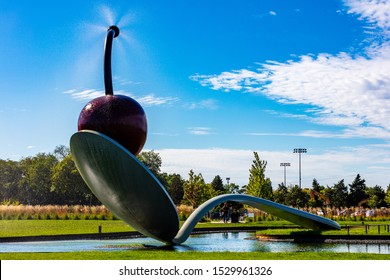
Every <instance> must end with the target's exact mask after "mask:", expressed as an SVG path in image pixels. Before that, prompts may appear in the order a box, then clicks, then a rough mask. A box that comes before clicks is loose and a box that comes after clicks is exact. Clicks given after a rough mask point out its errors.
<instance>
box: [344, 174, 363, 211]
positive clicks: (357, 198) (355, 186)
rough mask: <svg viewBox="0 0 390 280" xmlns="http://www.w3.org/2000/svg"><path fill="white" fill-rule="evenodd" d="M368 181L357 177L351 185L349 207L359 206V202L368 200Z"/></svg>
mask: <svg viewBox="0 0 390 280" xmlns="http://www.w3.org/2000/svg"><path fill="white" fill-rule="evenodd" d="M366 191H367V186H366V180H364V179H362V178H361V177H360V174H357V175H356V178H355V180H353V182H352V183H351V184H350V185H349V195H348V205H349V206H357V205H358V204H359V202H361V201H363V200H365V199H367V198H368V195H367V192H366Z"/></svg>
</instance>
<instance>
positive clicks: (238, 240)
mask: <svg viewBox="0 0 390 280" xmlns="http://www.w3.org/2000/svg"><path fill="white" fill-rule="evenodd" d="M118 250H120V251H124V250H170V251H177V252H185V251H199V252H225V251H229V252H349V253H376V254H390V244H372V243H369V244H347V243H344V244H342V243H341V244H330V243H294V242H284V241H283V242H280V241H279V242H274V241H259V240H257V239H256V238H255V233H254V232H223V233H207V234H204V233H202V234H194V235H191V236H190V238H188V240H187V241H186V242H185V243H183V244H182V245H176V246H166V245H164V244H163V243H161V242H159V241H156V240H154V239H152V238H147V237H145V238H130V239H114V240H113V239H107V240H72V241H37V242H10V243H0V252H8V253H11V252H77V251H118Z"/></svg>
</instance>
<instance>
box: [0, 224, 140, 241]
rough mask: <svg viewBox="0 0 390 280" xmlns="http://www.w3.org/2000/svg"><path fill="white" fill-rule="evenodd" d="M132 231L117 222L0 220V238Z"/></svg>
mask: <svg viewBox="0 0 390 280" xmlns="http://www.w3.org/2000/svg"><path fill="white" fill-rule="evenodd" d="M99 226H101V227H102V232H126V231H134V229H133V228H131V227H130V226H128V225H127V224H125V223H124V222H122V221H119V220H0V237H10V236H38V235H60V234H83V233H98V227H99Z"/></svg>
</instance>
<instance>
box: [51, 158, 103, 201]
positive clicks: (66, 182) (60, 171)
mask: <svg viewBox="0 0 390 280" xmlns="http://www.w3.org/2000/svg"><path fill="white" fill-rule="evenodd" d="M51 180H52V185H51V191H52V192H53V193H54V194H55V196H54V201H53V202H52V203H56V204H61V205H64V204H70V205H72V204H73V205H74V204H85V205H86V204H100V203H99V202H98V200H97V198H96V197H95V196H94V195H93V194H92V192H91V191H90V190H89V188H88V186H87V185H86V184H85V182H84V180H83V178H82V177H81V175H80V173H79V172H78V170H77V168H76V165H75V164H74V162H73V159H72V156H71V155H68V156H66V157H65V158H63V159H62V160H61V161H60V162H59V163H58V164H57V165H56V166H55V167H54V168H53V173H52V177H51Z"/></svg>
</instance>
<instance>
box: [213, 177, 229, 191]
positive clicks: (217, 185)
mask: <svg viewBox="0 0 390 280" xmlns="http://www.w3.org/2000/svg"><path fill="white" fill-rule="evenodd" d="M211 187H212V188H213V190H214V191H215V192H216V193H219V194H223V193H226V189H225V187H224V185H223V182H222V179H221V176H219V175H217V176H215V177H214V179H213V181H211Z"/></svg>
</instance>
